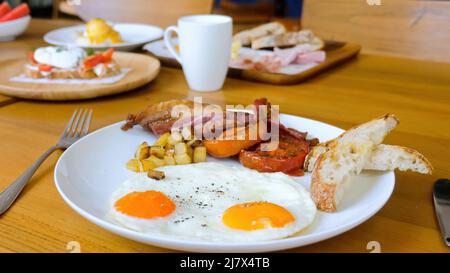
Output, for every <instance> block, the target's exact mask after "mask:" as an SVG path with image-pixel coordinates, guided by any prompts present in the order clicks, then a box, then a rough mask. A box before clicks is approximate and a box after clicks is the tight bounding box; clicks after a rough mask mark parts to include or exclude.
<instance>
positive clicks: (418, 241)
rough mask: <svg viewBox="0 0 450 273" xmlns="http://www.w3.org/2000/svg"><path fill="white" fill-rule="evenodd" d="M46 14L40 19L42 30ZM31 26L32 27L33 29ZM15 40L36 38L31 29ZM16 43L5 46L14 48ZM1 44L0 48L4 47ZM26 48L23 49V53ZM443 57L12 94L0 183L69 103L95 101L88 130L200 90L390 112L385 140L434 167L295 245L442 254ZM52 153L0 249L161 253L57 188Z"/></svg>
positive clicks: (233, 99)
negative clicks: (94, 218)
mask: <svg viewBox="0 0 450 273" xmlns="http://www.w3.org/2000/svg"><path fill="white" fill-rule="evenodd" d="M52 24H53V23H52V22H47V23H44V24H42V28H50V26H49V25H52ZM36 31H39V28H38V29H37V30H36ZM27 37H29V39H30V45H27V40H26V38H25V37H23V38H22V40H21V41H16V42H17V45H20V44H25V45H26V46H25V47H24V48H27V47H29V46H31V44H36V43H39V41H38V39H37V38H36V34H33V32H29V33H28V34H27ZM14 45H15V44H14V43H12V44H10V46H9V47H8V48H7V51H9V52H12V51H13V49H12V47H14ZM4 49H5V48H4V47H3V46H2V45H1V44H0V55H2V54H3V52H4ZM22 54H24V52H22ZM448 71H450V64H444V63H434V62H424V61H415V60H408V59H401V58H394V57H382V56H373V55H367V54H361V55H359V56H358V57H357V58H355V59H353V60H351V61H350V62H348V63H346V64H343V65H342V66H338V67H335V68H333V69H331V70H329V71H326V72H324V73H323V74H321V75H319V76H317V77H314V78H312V79H310V80H308V81H306V82H304V83H303V84H301V85H292V86H272V85H265V84H260V83H254V82H248V81H243V80H238V79H230V78H228V79H227V80H226V81H225V85H224V88H223V90H222V91H220V92H213V93H197V92H193V91H190V90H189V89H188V86H187V84H186V82H185V80H184V76H183V74H182V72H181V71H180V70H178V69H171V68H162V70H161V73H160V75H159V76H158V77H157V78H156V79H155V80H154V81H153V82H152V83H150V84H148V85H146V86H143V87H141V88H138V89H137V90H135V91H132V92H128V93H125V94H118V95H113V96H110V97H106V98H97V99H93V100H89V101H74V102H64V103H57V102H37V101H29V100H24V101H17V102H15V103H12V104H8V105H6V106H3V107H1V108H0V139H1V140H2V141H1V142H0V151H1V152H2V156H1V157H0V190H1V189H3V188H4V187H6V186H7V185H8V184H9V183H10V182H11V181H13V180H14V179H15V178H16V177H17V176H18V175H20V174H21V173H22V171H23V170H25V169H26V168H27V167H28V166H29V165H30V164H31V163H32V162H34V160H35V159H36V158H37V157H38V156H39V155H40V154H41V153H42V152H44V151H45V150H46V149H47V148H48V147H49V146H51V145H53V144H54V143H55V142H56V141H57V139H58V137H59V134H60V133H61V131H62V130H63V128H64V127H65V124H66V122H67V120H68V119H69V118H70V115H71V114H72V112H73V110H74V109H76V108H79V107H91V108H93V109H94V118H93V123H92V129H94V130H95V129H98V128H101V127H103V126H106V125H108V124H111V123H114V122H117V121H120V120H123V119H124V118H125V117H126V115H127V114H128V113H132V112H136V111H137V110H139V109H141V108H142V107H144V106H145V105H147V104H148V103H151V102H159V101H161V100H168V99H172V98H192V97H194V96H196V95H202V96H203V99H204V101H207V102H214V103H220V104H225V103H229V104H236V103H241V104H248V103H250V102H251V101H252V100H253V99H254V98H257V97H267V98H268V99H269V100H270V101H271V102H272V103H273V104H278V105H280V108H281V109H280V110H281V111H282V112H284V113H288V114H295V115H299V116H303V117H307V118H312V119H316V120H320V121H323V122H327V123H330V124H333V125H336V126H339V127H342V128H349V127H351V126H353V125H355V124H358V123H361V122H364V121H367V120H369V119H371V118H373V117H377V116H379V115H381V114H384V113H388V112H390V113H394V114H396V115H397V116H398V117H399V118H400V121H401V122H400V125H399V126H398V128H396V129H395V131H394V132H393V133H391V134H390V135H389V136H388V138H387V139H386V143H389V144H400V145H404V146H409V147H412V148H415V149H417V150H419V151H420V152H422V153H424V154H425V155H426V156H427V157H428V158H429V159H430V160H431V162H432V164H433V165H434V167H435V173H434V174H433V175H432V176H423V175H419V174H414V173H401V172H397V174H396V188H395V191H394V194H393V195H392V198H391V199H390V200H389V202H388V203H387V204H386V205H385V207H384V208H383V209H382V210H381V211H380V212H379V213H377V214H376V215H375V216H374V217H372V218H371V219H369V220H368V221H367V222H365V223H363V224H362V225H360V226H358V227H356V228H355V229H352V230H351V231H348V232H346V233H344V234H342V235H340V236H337V237H335V238H332V239H329V240H326V241H323V242H320V243H317V244H314V245H310V246H306V247H302V248H297V249H293V250H290V251H294V252H369V250H367V249H366V246H367V243H368V242H370V241H378V242H380V244H381V251H382V252H449V248H448V247H446V246H445V245H444V243H443V242H442V239H441V236H440V233H439V229H438V225H437V221H436V218H435V215H434V209H433V205H432V198H431V190H432V185H433V182H434V181H435V180H436V179H437V178H441V177H450V158H449V157H448V154H450V146H449V145H448V143H449V141H450V126H449V123H448V120H449V117H450V75H449V74H448ZM59 155H60V154H57V153H55V154H54V155H52V156H51V157H50V158H49V159H48V160H47V161H46V162H45V164H44V165H43V166H42V167H41V168H40V169H39V170H38V172H37V173H36V175H35V176H34V177H33V179H32V180H31V184H30V185H29V187H27V188H26V189H25V192H24V193H23V194H22V195H21V196H20V197H19V199H18V200H17V203H16V204H15V205H14V206H13V207H12V208H11V209H10V210H9V211H8V212H7V213H6V214H4V215H3V216H0V252H65V251H67V249H66V245H67V243H68V242H70V241H77V242H79V243H80V244H81V251H82V252H165V251H169V250H166V249H162V248H157V247H153V246H148V245H144V244H141V243H136V242H133V241H131V240H127V239H124V238H121V237H119V236H117V235H114V234H112V233H109V232H107V231H105V230H103V229H101V228H99V227H97V226H95V225H93V224H91V223H89V222H88V221H87V220H85V219H84V218H83V217H81V216H80V215H78V214H77V213H75V212H74V211H73V210H71V209H70V208H69V206H67V205H66V204H65V203H64V202H63V200H62V199H61V197H60V196H59V195H58V193H57V191H56V189H55V186H54V181H53V168H54V165H55V163H56V160H57V158H58V157H59Z"/></svg>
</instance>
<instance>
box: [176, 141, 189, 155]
mask: <svg viewBox="0 0 450 273" xmlns="http://www.w3.org/2000/svg"><path fill="white" fill-rule="evenodd" d="M186 153H187V145H186V143H184V142H180V143H177V144H175V154H176V155H182V154H186Z"/></svg>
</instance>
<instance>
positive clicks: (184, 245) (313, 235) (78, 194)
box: [55, 115, 395, 252]
mask: <svg viewBox="0 0 450 273" xmlns="http://www.w3.org/2000/svg"><path fill="white" fill-rule="evenodd" d="M281 121H282V122H283V124H285V125H286V126H288V127H292V128H295V129H298V130H300V131H308V132H309V134H310V135H311V136H313V137H319V139H320V140H321V141H326V140H329V139H331V138H334V137H336V136H337V135H338V134H340V133H341V132H342V130H341V129H339V128H336V127H334V126H331V125H328V124H325V123H321V122H318V121H314V120H310V119H305V118H300V117H296V116H291V115H281ZM122 124H123V123H122V122H120V123H117V124H113V125H111V126H108V127H105V128H103V129H100V130H98V131H96V132H94V133H92V134H90V135H88V136H86V137H85V138H83V139H81V140H80V141H78V142H77V143H75V144H74V145H72V146H71V147H70V148H69V149H67V150H66V151H65V152H64V154H63V155H62V156H61V158H60V159H59V161H58V163H57V165H56V169H55V183H56V187H57V188H58V191H59V193H60V194H61V196H62V197H63V199H64V200H65V201H66V202H67V204H69V206H71V207H72V208H73V209H74V210H75V211H77V212H78V213H79V214H81V215H82V216H83V217H85V218H87V219H88V220H89V221H91V222H93V223H94V224H96V225H99V226H101V227H103V228H105V229H107V230H109V231H111V232H113V233H116V234H119V235H121V236H124V237H127V238H129V239H132V240H136V241H139V242H143V243H147V244H151V245H155V246H159V247H165V248H171V249H178V250H185V251H198V252H263V251H275V250H282V249H288V248H293V247H299V246H304V245H308V244H312V243H315V242H319V241H322V240H325V239H328V238H331V237H333V236H336V235H338V234H341V233H343V232H345V231H348V230H350V229H352V228H354V227H355V226H357V225H359V224H361V223H362V222H364V221H366V220H367V219H368V218H370V217H371V216H373V215H374V214H375V213H376V212H377V211H378V210H380V209H381V208H382V207H383V205H384V204H385V203H386V202H387V200H388V199H389V197H390V196H391V194H392V191H393V189H394V184H395V176H394V173H393V172H364V173H363V174H361V175H360V176H358V177H356V178H355V180H357V181H354V187H353V189H352V191H351V192H348V193H347V194H346V197H345V199H344V201H343V203H342V204H341V206H340V209H339V211H338V212H336V213H324V212H319V213H318V215H317V218H316V220H315V222H314V223H313V225H312V226H311V227H309V228H307V230H304V231H303V232H301V233H300V234H297V235H294V236H292V237H289V238H285V239H279V240H272V241H263V242H254V243H217V242H199V241H187V240H179V239H174V238H172V237H170V236H164V237H163V236H155V235H152V234H143V233H139V232H136V231H132V230H129V229H127V228H124V227H122V226H119V225H117V224H114V223H112V222H109V221H108V220H107V217H106V213H107V211H108V204H109V198H110V195H111V193H112V192H113V191H114V190H115V189H116V188H117V187H118V186H119V184H120V183H122V182H123V181H124V180H125V179H126V178H127V177H129V176H130V175H132V173H131V172H130V171H128V170H127V169H126V168H125V163H126V162H127V161H128V160H129V159H130V158H132V156H133V154H134V151H135V149H136V147H137V146H138V145H139V144H140V143H142V142H143V141H147V142H149V143H150V142H153V141H155V140H156V139H155V137H154V136H153V135H151V134H149V133H148V132H146V131H144V130H143V129H141V128H140V127H138V126H137V127H135V128H133V129H131V130H129V131H127V132H124V131H122V130H121V129H120V126H121V125H122ZM208 160H211V161H213V160H216V159H212V158H210V159H208ZM217 161H220V162H222V163H223V164H235V165H238V164H239V163H238V162H237V161H235V160H231V159H226V160H217ZM296 179H297V180H298V182H299V183H301V184H303V185H304V186H305V187H306V188H309V182H310V175H309V174H306V175H305V176H303V177H299V178H296Z"/></svg>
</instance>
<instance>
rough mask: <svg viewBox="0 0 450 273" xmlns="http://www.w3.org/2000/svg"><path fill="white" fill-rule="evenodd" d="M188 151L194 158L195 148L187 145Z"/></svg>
mask: <svg viewBox="0 0 450 273" xmlns="http://www.w3.org/2000/svg"><path fill="white" fill-rule="evenodd" d="M186 153H187V154H188V156H189V157H190V158H192V156H193V154H194V149H193V148H192V147H191V146H188V145H186Z"/></svg>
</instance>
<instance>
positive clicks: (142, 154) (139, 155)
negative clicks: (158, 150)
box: [134, 142, 149, 160]
mask: <svg viewBox="0 0 450 273" xmlns="http://www.w3.org/2000/svg"><path fill="white" fill-rule="evenodd" d="M148 156H149V147H148V144H147V142H142V144H141V145H139V146H138V148H137V150H136V153H135V155H134V157H135V158H136V159H138V160H142V159H144V158H147V157H148Z"/></svg>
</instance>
